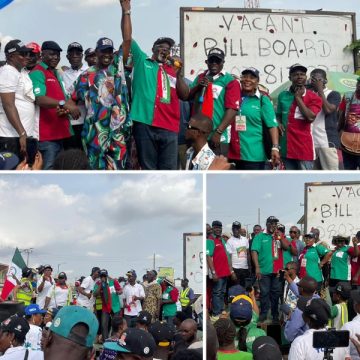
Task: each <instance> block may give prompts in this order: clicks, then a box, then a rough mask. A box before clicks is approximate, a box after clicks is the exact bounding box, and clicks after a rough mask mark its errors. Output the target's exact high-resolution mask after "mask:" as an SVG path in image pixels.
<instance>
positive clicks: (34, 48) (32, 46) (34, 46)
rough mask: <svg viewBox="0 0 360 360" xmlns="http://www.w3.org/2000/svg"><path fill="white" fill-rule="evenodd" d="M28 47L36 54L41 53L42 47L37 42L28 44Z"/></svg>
mask: <svg viewBox="0 0 360 360" xmlns="http://www.w3.org/2000/svg"><path fill="white" fill-rule="evenodd" d="M26 47H27V48H30V49H31V52H33V53H34V54H40V53H41V46H40V45H39V44H38V43H36V42H30V43H28V44H26Z"/></svg>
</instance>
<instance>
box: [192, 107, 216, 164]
mask: <svg viewBox="0 0 360 360" xmlns="http://www.w3.org/2000/svg"><path fill="white" fill-rule="evenodd" d="M211 131H212V121H211V119H210V118H208V117H207V116H205V115H202V114H199V113H198V114H195V115H193V116H192V117H191V118H190V121H189V124H188V126H187V129H186V133H185V139H186V140H187V141H189V142H190V143H191V147H190V148H189V149H188V150H187V151H186V166H185V170H207V169H208V168H209V166H210V165H211V163H212V162H213V160H214V158H215V154H214V152H213V151H212V150H211V149H210V147H209V145H208V143H207V138H208V136H209V135H210V133H211Z"/></svg>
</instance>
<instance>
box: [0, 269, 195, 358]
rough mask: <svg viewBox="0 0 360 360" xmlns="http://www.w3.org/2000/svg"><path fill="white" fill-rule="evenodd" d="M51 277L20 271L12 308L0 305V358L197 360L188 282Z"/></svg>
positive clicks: (47, 272)
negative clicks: (73, 280)
mask: <svg viewBox="0 0 360 360" xmlns="http://www.w3.org/2000/svg"><path fill="white" fill-rule="evenodd" d="M52 272H53V269H52V267H51V266H50V265H44V266H41V267H39V268H37V269H32V268H28V267H27V268H25V269H23V274H22V275H23V277H22V278H21V279H17V278H15V280H16V283H17V285H16V287H15V289H14V290H13V293H12V294H11V295H10V298H11V299H12V300H13V302H8V301H5V300H7V299H1V303H0V309H1V311H0V314H1V317H2V319H1V321H2V322H1V325H0V354H2V356H0V358H1V359H4V360H5V359H17V360H19V359H24V358H25V359H29V360H32V359H34V360H41V359H45V360H47V359H49V360H54V359H55V360H56V359H64V358H65V357H66V358H67V359H69V360H72V359H74V360H80V359H84V360H85V359H92V360H95V359H98V360H110V359H114V360H115V359H135V358H136V359H155V360H156V359H162V360H167V359H175V360H176V359H178V360H179V359H180V360H181V359H202V340H201V335H200V333H198V330H200V331H202V296H196V295H195V294H194V291H193V290H192V289H191V288H190V287H189V281H188V279H182V281H181V289H178V288H177V287H176V286H175V284H174V282H173V281H172V280H171V279H170V278H168V277H164V278H163V277H158V274H157V272H156V271H155V270H151V271H148V272H147V273H146V274H145V275H144V276H143V279H142V282H140V281H138V280H137V274H136V272H135V271H134V270H130V271H128V272H127V273H126V278H125V277H120V278H113V277H111V276H109V274H108V272H107V270H106V269H100V268H99V267H93V268H92V269H91V274H90V275H89V276H86V277H85V276H83V277H81V278H80V279H79V280H77V281H76V282H75V284H73V285H72V284H70V283H69V282H68V281H67V276H66V274H65V273H64V272H60V273H59V274H58V275H57V276H56V278H55V277H54V276H53V274H52ZM13 305H17V306H16V307H15V308H13V307H11V306H13ZM9 306H10V308H11V309H14V311H12V313H11V314H10V313H7V311H6V309H9ZM4 315H11V316H10V317H9V316H5V317H4ZM199 335H200V336H199ZM187 356H188V357H187Z"/></svg>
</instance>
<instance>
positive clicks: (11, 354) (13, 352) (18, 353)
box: [0, 346, 44, 360]
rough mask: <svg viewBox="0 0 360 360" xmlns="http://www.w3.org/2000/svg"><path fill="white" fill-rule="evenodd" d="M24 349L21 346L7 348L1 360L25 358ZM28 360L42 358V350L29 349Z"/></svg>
mask: <svg viewBox="0 0 360 360" xmlns="http://www.w3.org/2000/svg"><path fill="white" fill-rule="evenodd" d="M25 353H26V349H25V348H24V347H22V346H16V347H13V348H8V349H7V350H6V351H5V353H4V355H3V356H0V359H1V360H22V359H24V358H25ZM28 360H44V353H43V352H42V351H33V350H29V357H28Z"/></svg>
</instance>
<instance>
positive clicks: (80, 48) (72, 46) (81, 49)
mask: <svg viewBox="0 0 360 360" xmlns="http://www.w3.org/2000/svg"><path fill="white" fill-rule="evenodd" d="M73 49H76V50H79V51H81V52H83V51H84V49H83V47H82V46H81V44H79V43H78V42H76V41H75V42H72V43H71V44H69V46H68V48H67V51H68V52H69V51H70V50H73Z"/></svg>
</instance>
